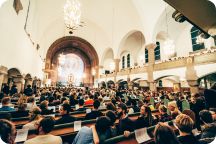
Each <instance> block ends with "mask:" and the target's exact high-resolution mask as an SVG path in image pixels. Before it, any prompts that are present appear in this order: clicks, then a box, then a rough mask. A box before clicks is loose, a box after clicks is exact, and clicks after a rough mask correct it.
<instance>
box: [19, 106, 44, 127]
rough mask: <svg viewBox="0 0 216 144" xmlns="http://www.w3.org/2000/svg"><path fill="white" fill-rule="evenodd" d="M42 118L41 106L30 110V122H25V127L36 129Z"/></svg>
mask: <svg viewBox="0 0 216 144" xmlns="http://www.w3.org/2000/svg"><path fill="white" fill-rule="evenodd" d="M41 119H42V116H41V110H40V108H39V107H36V108H34V109H33V110H32V111H31V112H30V119H29V123H27V124H25V125H24V126H23V128H28V129H30V130H33V129H36V128H37V127H36V126H37V124H38V123H39V122H40V120H41Z"/></svg>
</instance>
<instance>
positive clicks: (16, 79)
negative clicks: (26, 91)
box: [7, 68, 23, 92]
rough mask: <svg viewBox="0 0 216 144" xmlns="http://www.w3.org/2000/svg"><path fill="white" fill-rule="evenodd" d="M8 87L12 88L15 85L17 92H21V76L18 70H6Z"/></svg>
mask: <svg viewBox="0 0 216 144" xmlns="http://www.w3.org/2000/svg"><path fill="white" fill-rule="evenodd" d="M7 83H8V85H9V87H12V86H13V85H16V87H17V90H18V92H20V91H21V90H23V76H22V74H21V72H20V70H19V69H17V68H11V69H9V70H8V82H7Z"/></svg>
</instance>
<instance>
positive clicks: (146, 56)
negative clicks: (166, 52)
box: [145, 48, 148, 63]
mask: <svg viewBox="0 0 216 144" xmlns="http://www.w3.org/2000/svg"><path fill="white" fill-rule="evenodd" d="M145 63H148V49H147V48H145Z"/></svg>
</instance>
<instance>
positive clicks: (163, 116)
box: [159, 105, 172, 122]
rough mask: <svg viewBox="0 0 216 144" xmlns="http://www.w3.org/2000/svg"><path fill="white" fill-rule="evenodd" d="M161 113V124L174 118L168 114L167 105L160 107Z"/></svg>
mask: <svg viewBox="0 0 216 144" xmlns="http://www.w3.org/2000/svg"><path fill="white" fill-rule="evenodd" d="M159 112H160V118H159V121H160V122H166V121H170V120H172V117H171V116H170V115H168V114H167V107H166V106H165V105H160V106H159Z"/></svg>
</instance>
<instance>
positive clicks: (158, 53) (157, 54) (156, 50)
mask: <svg viewBox="0 0 216 144" xmlns="http://www.w3.org/2000/svg"><path fill="white" fill-rule="evenodd" d="M156 45H157V47H156V48H155V49H154V54H155V60H160V43H159V42H156Z"/></svg>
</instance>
